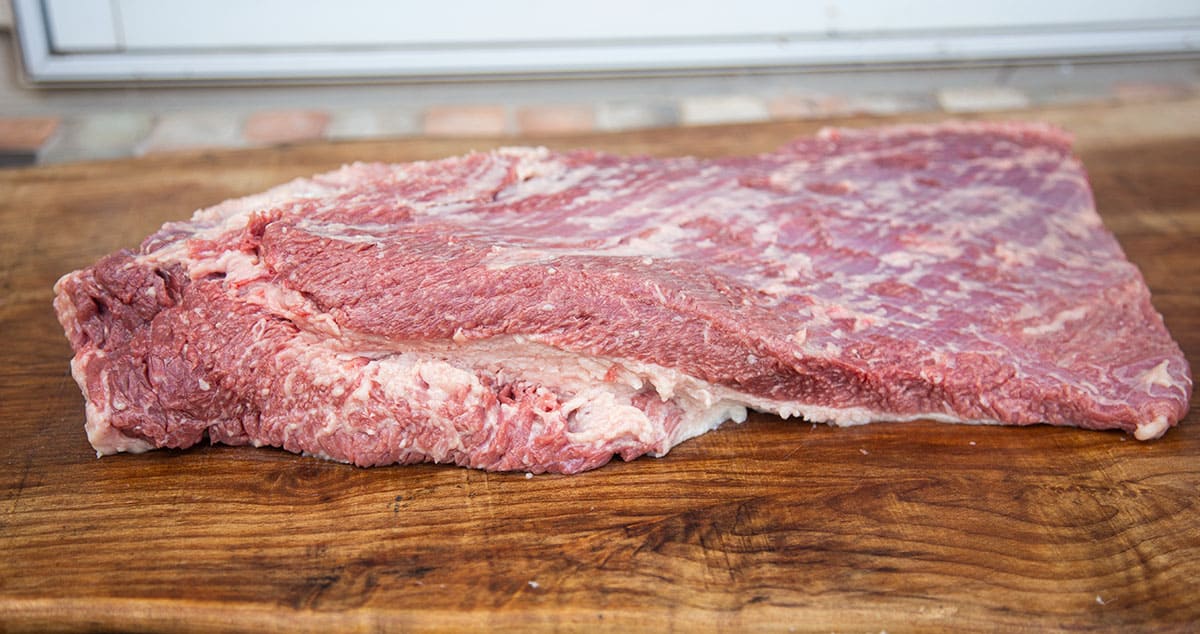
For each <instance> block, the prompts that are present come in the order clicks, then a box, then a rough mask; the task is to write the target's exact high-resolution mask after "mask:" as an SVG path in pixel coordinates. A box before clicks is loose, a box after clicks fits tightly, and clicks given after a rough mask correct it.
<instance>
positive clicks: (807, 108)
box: [767, 95, 853, 119]
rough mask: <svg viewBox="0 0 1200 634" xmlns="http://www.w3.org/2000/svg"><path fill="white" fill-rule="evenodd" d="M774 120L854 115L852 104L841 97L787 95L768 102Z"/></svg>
mask: <svg viewBox="0 0 1200 634" xmlns="http://www.w3.org/2000/svg"><path fill="white" fill-rule="evenodd" d="M767 111H768V112H770V113H771V118H772V119H815V118H824V117H839V116H846V115H850V114H853V110H852V108H851V105H850V102H849V101H847V100H846V98H845V97H842V96H839V95H786V96H782V97H775V98H773V99H771V100H769V101H767Z"/></svg>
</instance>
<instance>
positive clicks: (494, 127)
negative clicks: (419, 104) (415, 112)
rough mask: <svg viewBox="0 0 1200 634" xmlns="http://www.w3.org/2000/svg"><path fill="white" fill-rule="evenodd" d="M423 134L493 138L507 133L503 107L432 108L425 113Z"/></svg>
mask: <svg viewBox="0 0 1200 634" xmlns="http://www.w3.org/2000/svg"><path fill="white" fill-rule="evenodd" d="M424 127H425V134H428V135H432V136H494V135H500V134H504V133H506V132H508V111H507V110H505V108H504V106H434V107H432V108H430V109H429V110H426V111H425V126H424Z"/></svg>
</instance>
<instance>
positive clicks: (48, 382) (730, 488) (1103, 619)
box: [0, 100, 1200, 632]
mask: <svg viewBox="0 0 1200 634" xmlns="http://www.w3.org/2000/svg"><path fill="white" fill-rule="evenodd" d="M1005 116H1007V117H1020V118H1028V119H1040V120H1046V121H1052V122H1055V123H1058V124H1060V125H1063V126H1065V127H1067V128H1068V129H1069V130H1071V131H1072V132H1074V133H1075V134H1076V135H1077V136H1078V140H1079V145H1078V149H1079V153H1080V155H1081V156H1082V158H1083V160H1084V162H1085V164H1086V165H1087V168H1088V169H1089V172H1090V175H1091V178H1092V180H1093V184H1094V188H1095V192H1096V198H1097V200H1098V205H1099V208H1100V211H1101V213H1102V215H1103V216H1104V218H1105V220H1106V222H1107V223H1108V226H1109V227H1110V228H1112V229H1113V231H1114V232H1115V233H1116V234H1117V235H1118V237H1119V238H1120V241H1121V243H1122V244H1123V245H1124V247H1125V249H1126V250H1127V252H1128V254H1129V257H1130V258H1131V259H1132V260H1133V261H1134V262H1136V263H1137V264H1138V265H1139V266H1141V268H1142V270H1143V272H1144V273H1145V275H1146V278H1147V280H1148V282H1149V285H1150V287H1151V289H1152V291H1153V293H1154V302H1155V305H1156V306H1157V307H1158V309H1159V310H1160V311H1161V312H1162V313H1163V314H1164V315H1165V317H1166V321H1167V325H1168V327H1169V328H1170V330H1171V331H1172V332H1173V333H1174V335H1175V337H1176V338H1177V340H1178V341H1179V342H1180V343H1181V345H1182V346H1183V348H1184V351H1185V353H1186V354H1187V355H1188V357H1189V358H1190V359H1192V360H1193V362H1194V361H1195V360H1196V359H1200V270H1198V266H1197V264H1196V262H1197V259H1196V256H1197V255H1198V254H1200V100H1188V101H1175V102H1170V103H1158V104H1126V105H1107V106H1100V107H1090V108H1084V109H1059V110H1036V111H1028V112H1020V113H1008V114H1007V115H1005ZM923 118H925V119H929V118H931V117H930V116H924V117H923ZM878 122H880V121H879V120H867V119H855V120H847V121H843V122H840V123H844V124H847V125H865V124H869V123H878ZM816 127H817V124H815V123H809V122H795V123H785V124H761V125H745V126H728V127H715V128H692V129H680V130H662V131H644V132H632V133H625V134H615V135H589V136H572V137H556V138H545V139H525V138H509V139H465V140H402V141H395V142H367V143H348V144H325V143H322V144H314V145H303V146H295V147H285V148H276V149H267V150H251V151H223V152H203V153H194V154H189V155H184V156H170V157H157V156H156V157H149V158H145V159H138V160H126V161H117V162H101V163H86V164H78V165H67V166H55V167H45V168H35V169H25V170H12V171H3V172H0V235H2V240H0V333H2V334H0V337H3V345H2V346H0V420H2V424H3V427H2V428H0V429H2V431H0V434H2V435H0V491H2V492H3V497H2V498H0V630H38V631H46V630H96V629H101V630H122V631H201V632H212V631H234V630H249V631H258V632H263V631H267V632H269V631H279V632H322V631H328V630H330V629H339V630H346V631H362V632H366V631H372V632H374V631H384V630H401V631H419V630H446V629H455V630H458V629H470V630H475V629H481V628H489V629H497V630H515V631H522V632H524V631H574V630H619V631H625V630H630V629H633V630H654V631H663V630H670V629H677V630H730V629H737V630H741V629H751V630H764V631H767V630H778V631H785V630H786V631H793V630H821V631H848V632H856V631H871V632H878V631H880V630H887V631H888V632H896V631H905V630H911V629H916V630H921V631H928V630H945V629H952V630H995V629H1001V630H1012V629H1025V628H1028V629H1031V630H1038V631H1041V630H1068V629H1069V630H1075V629H1100V630H1127V629H1130V628H1132V629H1147V630H1148V629H1153V630H1168V631H1170V630H1178V631H1183V630H1192V629H1195V628H1196V627H1200V625H1197V623H1198V622H1200V590H1197V581H1196V580H1197V579H1200V526H1198V520H1200V513H1198V508H1197V491H1198V490H1200V463H1198V457H1200V420H1198V419H1200V412H1197V411H1196V408H1195V400H1193V412H1192V414H1191V415H1190V416H1189V417H1188V419H1187V421H1185V422H1184V423H1183V424H1182V425H1181V426H1180V427H1179V428H1177V429H1174V430H1172V431H1171V432H1169V433H1168V434H1167V435H1166V437H1165V438H1163V439H1161V440H1158V441H1155V442H1148V443H1141V442H1137V441H1135V440H1133V439H1131V438H1127V437H1126V436H1124V435H1122V434H1119V433H1106V432H1084V431H1077V430H1071V429H1055V428H1050V427H1034V428H1026V429H1016V428H991V427H973V426H956V425H939V424H933V423H923V422H917V423H906V424H876V425H869V426H864V427H857V428H847V429H837V428H829V427H825V426H819V425H818V426H813V425H810V424H808V423H804V422H797V421H781V420H779V419H775V418H771V417H768V416H756V417H753V418H752V419H751V420H750V421H749V422H746V423H744V424H742V425H733V424H727V425H726V426H725V427H723V428H722V429H720V430H718V431H716V432H713V433H710V434H708V435H706V436H703V437H701V438H698V439H695V440H693V441H689V442H687V443H685V444H683V445H682V446H680V447H678V448H676V449H675V450H674V451H673V452H672V453H671V454H670V455H669V456H668V457H666V458H663V459H652V458H646V459H641V460H637V461H635V462H632V463H621V462H619V461H618V462H617V463H614V464H610V465H609V466H606V467H604V468H602V469H599V470H597V471H593V472H590V473H585V474H582V475H577V476H570V477H561V476H548V475H547V476H536V477H532V478H527V477H526V476H525V475H524V474H521V473H517V474H489V473H482V472H479V471H470V470H465V469H459V468H455V467H445V466H410V467H394V468H375V469H358V468H354V467H348V466H344V465H339V464H332V463H328V462H322V461H320V460H316V459H311V458H302V457H297V456H293V455H289V454H286V453H283V452H280V451H275V450H268V449H249V448H238V449H233V448H222V447H207V448H199V449H194V450H190V451H184V452H174V451H159V452H153V453H149V454H145V455H140V456H130V455H120V456H112V457H106V458H104V459H100V460H97V459H96V457H95V454H94V453H93V452H92V450H91V448H90V447H89V446H88V444H87V441H86V439H85V437H84V433H83V429H82V421H83V400H82V398H81V396H80V394H79V390H78V389H77V388H76V386H75V384H74V382H73V381H72V380H71V378H70V376H69V375H68V369H67V361H68V359H69V357H70V355H71V352H70V349H69V348H68V346H67V343H66V340H65V339H64V337H63V335H62V332H61V330H60V328H59V326H58V324H57V322H56V321H55V318H54V314H53V312H52V310H51V306H50V301H51V290H50V289H51V285H52V284H53V283H54V281H55V279H56V278H57V277H58V276H59V275H61V274H63V273H66V272H68V271H70V270H72V269H75V268H79V267H82V266H85V265H88V264H90V263H91V262H93V261H94V260H95V259H97V258H98V257H99V256H101V255H103V254H105V253H108V252H110V251H113V250H115V249H118V248H121V247H130V246H133V245H136V244H137V243H138V242H139V241H140V240H141V238H142V237H144V236H145V235H147V234H149V233H150V232H152V231H153V230H154V229H156V228H157V227H158V226H159V225H160V224H161V223H163V222H164V221H168V220H178V219H184V218H186V217H187V216H188V215H190V213H191V211H192V210H193V209H195V208H198V207H202V206H207V205H211V204H213V203H216V202H218V201H221V200H223V199H226V198H229V197H232V196H237V195H242V194H246V193H250V192H255V191H259V190H262V189H265V188H266V187H268V186H270V185H273V184H276V183H279V182H281V181H284V180H286V179H289V178H292V177H296V176H303V175H309V174H312V173H315V172H318V171H322V170H326V169H331V168H334V167H336V166H337V165H339V164H341V163H343V162H348V161H353V160H388V161H407V160H413V159H422V158H435V157H442V156H447V155H453V154H457V153H460V152H463V151H465V150H468V149H471V148H476V149H486V148H490V147H493V146H496V145H499V144H515V143H546V144H549V145H552V146H555V147H580V146H590V147H597V148H602V149H606V150H611V151H616V152H626V153H650V154H658V155H672V154H683V153H689V154H700V155H718V154H745V153H750V152H756V151H760V150H767V149H771V148H773V147H775V146H777V145H779V144H781V143H783V142H785V141H786V140H788V139H789V138H791V137H793V136H795V135H799V134H806V133H810V132H812V131H814V130H815V129H816Z"/></svg>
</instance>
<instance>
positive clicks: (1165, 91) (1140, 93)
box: [1113, 82, 1191, 103]
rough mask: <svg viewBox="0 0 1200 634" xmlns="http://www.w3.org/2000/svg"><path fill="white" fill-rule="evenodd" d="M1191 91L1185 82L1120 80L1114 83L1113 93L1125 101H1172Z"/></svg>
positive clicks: (1119, 99)
mask: <svg viewBox="0 0 1200 634" xmlns="http://www.w3.org/2000/svg"><path fill="white" fill-rule="evenodd" d="M1189 92H1191V91H1190V90H1189V89H1188V86H1186V85H1183V84H1171V83H1159V82H1119V83H1116V84H1113V94H1114V95H1115V96H1116V98H1117V100H1118V101H1122V102H1125V103H1145V102H1150V101H1170V100H1172V99H1180V98H1183V97H1186V96H1187V95H1188V93H1189Z"/></svg>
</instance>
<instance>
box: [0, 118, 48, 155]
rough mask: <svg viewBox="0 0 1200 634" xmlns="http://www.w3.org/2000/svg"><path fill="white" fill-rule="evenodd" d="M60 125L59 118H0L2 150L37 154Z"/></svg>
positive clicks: (0, 147)
mask: <svg viewBox="0 0 1200 634" xmlns="http://www.w3.org/2000/svg"><path fill="white" fill-rule="evenodd" d="M59 123H60V119H59V118H58V117H0V150H8V151H12V150H18V151H32V152H36V151H37V150H38V149H40V148H41V147H42V146H43V145H45V144H46V141H49V140H50V137H51V136H53V135H54V132H55V130H58V125H59Z"/></svg>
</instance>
